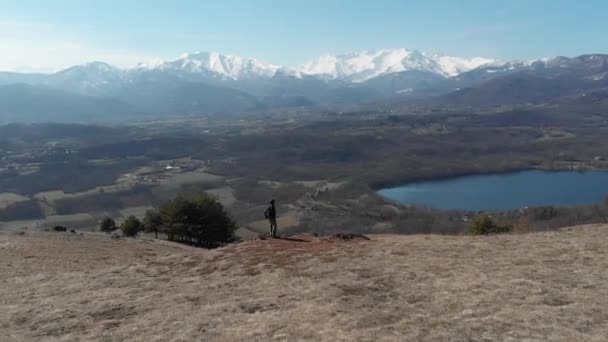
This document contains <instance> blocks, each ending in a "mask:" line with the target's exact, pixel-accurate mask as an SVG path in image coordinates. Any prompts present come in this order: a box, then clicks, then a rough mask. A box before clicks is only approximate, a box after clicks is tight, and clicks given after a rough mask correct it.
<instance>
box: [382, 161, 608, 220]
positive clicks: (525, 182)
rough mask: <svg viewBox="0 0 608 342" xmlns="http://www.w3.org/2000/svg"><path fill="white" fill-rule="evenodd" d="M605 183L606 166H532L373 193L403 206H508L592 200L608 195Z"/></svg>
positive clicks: (481, 208)
mask: <svg viewBox="0 0 608 342" xmlns="http://www.w3.org/2000/svg"><path fill="white" fill-rule="evenodd" d="M585 175H588V176H585ZM607 185H608V170H601V169H595V170H592V169H588V170H582V169H577V170H571V169H570V170H555V169H551V170H546V169H542V168H531V169H525V170H517V171H511V172H494V173H486V174H479V173H477V174H473V175H465V176H457V177H447V178H439V179H437V178H436V179H434V180H423V181H417V182H409V183H406V184H402V185H398V186H394V187H385V188H381V189H378V190H375V192H376V194H378V195H379V196H381V197H382V198H383V199H385V200H386V201H390V202H393V203H397V204H399V205H404V206H415V205H423V206H428V207H430V208H434V209H439V210H465V211H497V210H498V211H504V210H513V209H518V208H523V207H539V206H558V207H575V206H580V205H592V204H594V203H597V202H598V201H601V199H602V198H604V197H606V195H607V194H608V186H607Z"/></svg>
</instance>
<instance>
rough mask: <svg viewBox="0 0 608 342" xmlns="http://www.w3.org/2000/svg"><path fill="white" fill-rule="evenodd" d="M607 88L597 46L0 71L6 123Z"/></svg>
mask: <svg viewBox="0 0 608 342" xmlns="http://www.w3.org/2000/svg"><path fill="white" fill-rule="evenodd" d="M605 87H608V55H601V54H591V55H582V56H579V57H574V58H567V57H553V58H544V59H539V60H534V61H499V60H496V59H489V58H482V57H475V58H460V57H453V56H446V55H440V54H430V53H424V52H419V51H415V50H408V49H384V50H378V51H363V52H357V53H347V54H342V55H335V56H329V55H327V56H321V57H319V58H317V59H315V60H312V61H310V62H307V63H305V64H303V65H301V66H298V67H285V66H279V65H273V64H269V63H264V62H261V61H259V60H256V59H253V58H245V57H238V56H230V55H222V54H219V53H216V52H211V53H208V52H197V53H191V54H184V55H182V56H180V57H179V58H176V59H173V60H167V61H161V60H159V61H154V62H150V63H141V64H138V65H136V66H135V67H132V68H128V69H120V68H117V67H114V66H111V65H109V64H107V63H103V62H92V63H88V64H84V65H77V66H73V67H70V68H68V69H65V70H61V71H59V72H56V73H52V74H23V73H14V72H0V103H1V104H2V106H0V122H2V121H5V122H6V121H106V120H113V119H119V118H120V119H124V118H155V117H159V116H168V115H212V114H223V113H245V112H252V111H264V110H274V109H285V108H295V107H311V106H319V105H338V104H362V103H370V102H378V101H389V100H390V101H393V100H399V101H417V102H419V101H423V102H425V103H436V104H443V105H463V106H495V105H517V104H526V103H542V102H547V101H552V100H553V99H557V98H560V97H564V96H574V95H577V94H583V93H585V92H587V91H597V90H602V89H604V88H605Z"/></svg>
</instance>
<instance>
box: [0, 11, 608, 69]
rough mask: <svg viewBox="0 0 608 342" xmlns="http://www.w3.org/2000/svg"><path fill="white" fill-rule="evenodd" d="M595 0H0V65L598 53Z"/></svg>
mask: <svg viewBox="0 0 608 342" xmlns="http://www.w3.org/2000/svg"><path fill="white" fill-rule="evenodd" d="M607 13H608V1H605V0H578V1H574V0H572V1H564V0H508V1H505V0H500V1H499V0H496V1H494V0H485V1H481V0H479V1H477V0H445V1H438V0H437V1H436V0H401V1H397V0H373V1H372V0H350V1H346V0H291V1H289V0H283V1H278V0H275V1H273V0H249V1H245V0H242V1H237V0H215V1H206V0H172V1H167V0H162V1H159V0H146V1H143V0H142V1H140V0H120V1H117V0H103V1H99V0H86V1H84V0H53V1H48V0H39V1H34V0H0V70H5V71H6V70H9V71H22V72H36V71H40V72H50V71H56V70H59V69H62V68H65V67H68V66H71V65H75V64H81V63H85V62H90V61H104V62H108V63H110V64H114V65H117V66H121V67H129V66H133V65H135V64H136V63H138V62H147V61H151V60H154V59H172V58H177V57H178V56H179V55H181V54H183V53H186V52H195V51H217V52H220V53H223V54H232V55H239V56H244V57H254V58H257V59H259V60H262V61H264V62H269V63H274V64H279V65H286V66H296V65H299V64H302V63H304V62H306V61H308V60H310V59H313V58H315V57H318V56H320V55H324V54H339V53H345V52H350V51H361V50H377V49H382V48H402V47H403V48H409V49H415V50H420V51H427V52H438V53H444V54H447V55H453V56H462V57H474V56H482V57H491V58H498V59H526V60H527V59H535V58H541V57H547V56H557V55H563V56H577V55H580V54H585V53H608V39H607V38H606V36H607V33H608V19H607V18H608V15H607Z"/></svg>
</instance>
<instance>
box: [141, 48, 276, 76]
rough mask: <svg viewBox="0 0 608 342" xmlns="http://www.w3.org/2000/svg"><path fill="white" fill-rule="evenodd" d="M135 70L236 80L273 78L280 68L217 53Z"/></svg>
mask: <svg viewBox="0 0 608 342" xmlns="http://www.w3.org/2000/svg"><path fill="white" fill-rule="evenodd" d="M135 69H139V70H142V69H143V70H160V71H166V72H174V73H193V74H209V75H210V76H214V77H220V78H226V79H232V80H238V79H243V78H255V77H264V78H269V77H273V76H274V75H275V74H276V73H277V71H278V70H279V69H281V67H279V66H277V65H273V64H270V63H264V62H261V61H259V60H257V59H254V58H245V57H239V56H232V55H222V54H220V53H217V52H195V53H187V54H183V55H182V56H180V57H179V58H177V59H173V60H169V61H153V62H152V63H148V64H139V65H138V66H136V68H135Z"/></svg>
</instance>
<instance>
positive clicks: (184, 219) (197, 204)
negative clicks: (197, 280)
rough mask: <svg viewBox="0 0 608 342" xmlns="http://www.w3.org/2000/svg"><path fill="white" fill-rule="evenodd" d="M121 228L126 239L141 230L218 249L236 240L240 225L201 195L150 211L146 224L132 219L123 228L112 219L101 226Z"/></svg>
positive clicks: (212, 199) (214, 201)
mask: <svg viewBox="0 0 608 342" xmlns="http://www.w3.org/2000/svg"><path fill="white" fill-rule="evenodd" d="M117 229H121V230H122V232H123V234H124V235H125V236H135V235H137V234H138V233H139V232H141V231H145V232H149V233H154V235H155V237H156V238H158V234H164V235H165V236H166V237H167V239H168V240H169V241H175V242H179V243H184V244H188V245H191V246H196V247H205V248H214V247H218V246H221V245H224V244H226V243H230V242H234V241H236V237H235V234H234V232H235V230H236V223H235V222H234V220H233V219H232V218H231V217H230V214H229V213H228V212H227V211H226V209H225V208H224V206H223V205H222V203H221V202H220V201H219V200H218V199H217V198H216V197H215V196H213V195H210V194H207V193H201V194H199V195H198V196H196V197H195V198H194V199H187V198H184V197H182V196H178V197H176V198H175V199H173V200H172V201H170V202H168V203H166V204H164V205H162V206H161V207H160V208H158V209H155V210H148V211H147V212H146V215H145V217H144V219H143V221H140V220H139V219H137V218H136V217H134V216H130V217H128V218H127V219H126V220H125V221H124V222H123V223H122V224H121V225H120V226H117V225H116V223H115V221H114V220H113V219H112V218H109V217H108V218H105V219H104V220H102V222H101V224H100V230H101V231H103V232H112V231H114V230H117Z"/></svg>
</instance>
